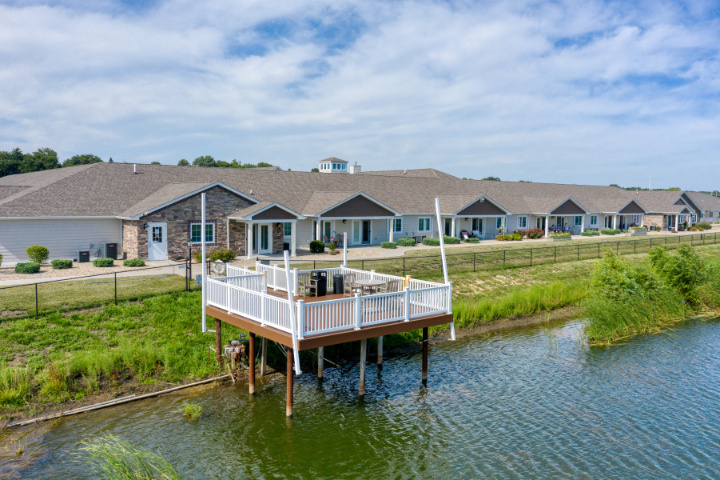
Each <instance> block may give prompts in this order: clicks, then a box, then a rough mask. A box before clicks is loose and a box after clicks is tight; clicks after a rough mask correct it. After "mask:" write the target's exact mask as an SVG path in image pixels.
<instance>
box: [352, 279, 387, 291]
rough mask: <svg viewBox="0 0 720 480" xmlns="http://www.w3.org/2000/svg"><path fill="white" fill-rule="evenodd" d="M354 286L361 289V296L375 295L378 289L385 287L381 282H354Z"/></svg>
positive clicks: (383, 282)
mask: <svg viewBox="0 0 720 480" xmlns="http://www.w3.org/2000/svg"><path fill="white" fill-rule="evenodd" d="M355 285H357V286H359V287H361V288H362V294H373V293H377V289H378V287H381V286H383V285H387V282H385V281H383V280H355Z"/></svg>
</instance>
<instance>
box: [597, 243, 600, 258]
mask: <svg viewBox="0 0 720 480" xmlns="http://www.w3.org/2000/svg"><path fill="white" fill-rule="evenodd" d="M597 245H598V258H600V244H599V243H598V244H597Z"/></svg>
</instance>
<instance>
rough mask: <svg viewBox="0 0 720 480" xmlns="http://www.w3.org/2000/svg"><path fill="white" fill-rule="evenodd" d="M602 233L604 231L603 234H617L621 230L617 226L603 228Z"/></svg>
mask: <svg viewBox="0 0 720 480" xmlns="http://www.w3.org/2000/svg"><path fill="white" fill-rule="evenodd" d="M600 233H602V234H603V235H617V234H618V233H620V230H618V229H616V228H603V229H602V230H600Z"/></svg>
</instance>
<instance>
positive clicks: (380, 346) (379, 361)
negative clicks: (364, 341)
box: [377, 337, 383, 366]
mask: <svg viewBox="0 0 720 480" xmlns="http://www.w3.org/2000/svg"><path fill="white" fill-rule="evenodd" d="M377 342H378V354H377V364H378V365H380V366H382V362H383V337H378V340H377Z"/></svg>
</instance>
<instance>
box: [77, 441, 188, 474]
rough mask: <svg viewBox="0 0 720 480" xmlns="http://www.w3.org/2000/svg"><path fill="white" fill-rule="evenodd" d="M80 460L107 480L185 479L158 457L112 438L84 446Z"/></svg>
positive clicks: (90, 442)
mask: <svg viewBox="0 0 720 480" xmlns="http://www.w3.org/2000/svg"><path fill="white" fill-rule="evenodd" d="M76 456H77V458H78V459H81V460H83V461H87V458H86V457H89V460H90V461H89V462H88V463H90V464H91V466H92V467H93V468H94V469H95V470H96V471H97V472H98V473H99V474H100V475H101V478H105V479H108V480H140V479H143V480H147V479H168V480H174V479H182V478H183V477H182V476H181V475H180V474H179V473H178V472H177V470H175V468H173V467H172V465H170V464H169V463H168V461H167V460H165V459H164V458H163V457H161V456H160V455H158V454H156V453H152V452H149V451H147V450H143V449H140V448H138V447H135V446H133V445H131V444H130V443H129V442H126V441H125V440H121V439H119V438H117V437H115V436H113V435H107V436H104V437H100V438H98V439H95V440H92V441H86V442H83V444H82V447H80V452H79V453H78V454H76Z"/></svg>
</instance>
